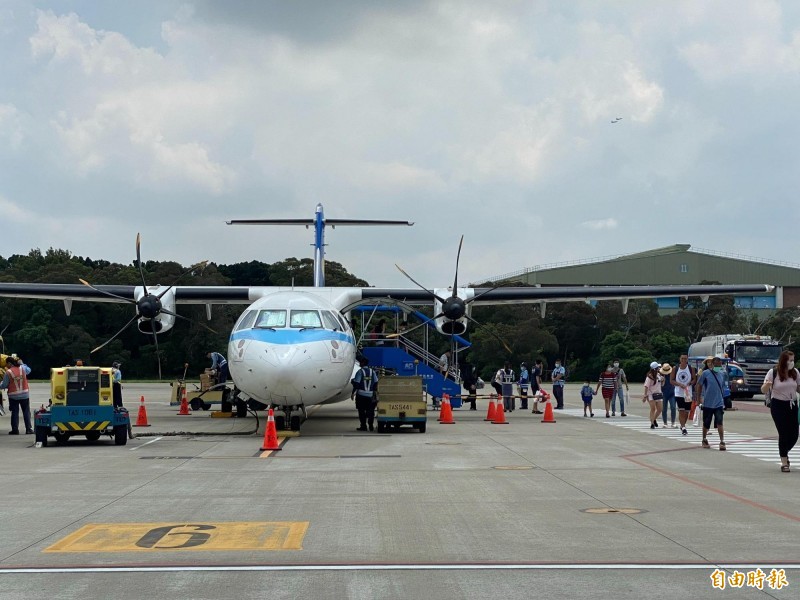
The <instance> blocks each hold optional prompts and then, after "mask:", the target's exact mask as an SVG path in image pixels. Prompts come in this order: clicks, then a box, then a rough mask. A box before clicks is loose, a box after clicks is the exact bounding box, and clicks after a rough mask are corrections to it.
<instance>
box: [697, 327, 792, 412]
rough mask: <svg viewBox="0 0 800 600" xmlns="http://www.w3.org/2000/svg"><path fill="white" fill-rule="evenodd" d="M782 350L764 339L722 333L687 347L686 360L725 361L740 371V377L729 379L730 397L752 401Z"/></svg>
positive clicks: (772, 342)
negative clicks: (726, 359) (717, 359)
mask: <svg viewBox="0 0 800 600" xmlns="http://www.w3.org/2000/svg"><path fill="white" fill-rule="evenodd" d="M782 350H783V346H782V345H781V343H780V342H778V341H776V340H773V339H772V338H771V337H770V336H768V335H741V334H738V333H726V334H720V335H709V336H705V337H703V338H702V339H701V340H700V341H699V342H695V343H694V344H692V345H691V346H689V356H695V357H697V356H702V357H706V356H720V357H722V358H728V359H729V360H730V361H731V362H732V363H733V365H734V366H736V367H738V368H740V369H741V371H742V373H741V376H740V377H731V396H732V397H735V398H752V397H753V396H754V395H755V394H760V393H761V384H762V383H764V377H765V376H766V374H767V371H769V370H770V369H771V368H773V367H774V366H775V365H777V364H778V357H779V356H780V354H781V351H782ZM729 364H730V363H729Z"/></svg>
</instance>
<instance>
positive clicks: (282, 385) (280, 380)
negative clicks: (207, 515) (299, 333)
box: [265, 346, 309, 398]
mask: <svg viewBox="0 0 800 600" xmlns="http://www.w3.org/2000/svg"><path fill="white" fill-rule="evenodd" d="M269 350H272V352H270V351H269ZM269 350H268V351H267V352H266V356H267V357H268V358H267V361H268V362H270V363H271V364H272V365H273V366H274V367H276V368H275V369H271V370H270V374H271V377H270V379H271V381H267V382H266V386H265V387H266V389H267V392H269V393H272V394H273V395H277V396H286V397H295V398H296V397H298V396H302V387H303V382H304V380H305V379H306V378H307V377H308V375H309V374H308V373H305V372H304V371H306V370H307V369H304V363H306V362H307V361H308V360H309V356H308V352H307V351H306V350H305V349H303V348H301V347H297V346H274V347H273V348H270V349H269Z"/></svg>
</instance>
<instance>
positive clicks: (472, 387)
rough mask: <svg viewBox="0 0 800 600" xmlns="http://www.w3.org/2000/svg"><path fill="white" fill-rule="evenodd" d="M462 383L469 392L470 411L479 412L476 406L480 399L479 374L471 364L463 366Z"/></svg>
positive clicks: (466, 363)
mask: <svg viewBox="0 0 800 600" xmlns="http://www.w3.org/2000/svg"><path fill="white" fill-rule="evenodd" d="M461 382H462V384H463V385H464V388H465V389H466V390H467V399H468V401H469V409H470V410H478V408H477V407H476V406H475V402H476V401H477V399H478V374H477V373H476V372H475V367H474V366H473V365H472V364H471V363H468V362H465V363H464V364H462V365H461Z"/></svg>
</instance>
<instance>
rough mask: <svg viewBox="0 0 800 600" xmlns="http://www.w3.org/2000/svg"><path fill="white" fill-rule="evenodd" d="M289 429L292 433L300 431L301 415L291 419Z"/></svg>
mask: <svg viewBox="0 0 800 600" xmlns="http://www.w3.org/2000/svg"><path fill="white" fill-rule="evenodd" d="M289 429H291V430H292V431H300V415H295V416H294V417H292V418H291V419H289Z"/></svg>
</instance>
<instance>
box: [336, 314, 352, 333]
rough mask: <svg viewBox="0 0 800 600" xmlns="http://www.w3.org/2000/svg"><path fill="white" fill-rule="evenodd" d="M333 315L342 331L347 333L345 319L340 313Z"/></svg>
mask: <svg viewBox="0 0 800 600" xmlns="http://www.w3.org/2000/svg"><path fill="white" fill-rule="evenodd" d="M333 314H334V315H335V316H336V318H337V319H339V323H341V324H342V331H347V330H348V329H349V327H348V326H347V319H345V318H344V315H343V314H342V313H340V312H335V313H333Z"/></svg>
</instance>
